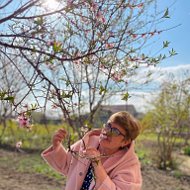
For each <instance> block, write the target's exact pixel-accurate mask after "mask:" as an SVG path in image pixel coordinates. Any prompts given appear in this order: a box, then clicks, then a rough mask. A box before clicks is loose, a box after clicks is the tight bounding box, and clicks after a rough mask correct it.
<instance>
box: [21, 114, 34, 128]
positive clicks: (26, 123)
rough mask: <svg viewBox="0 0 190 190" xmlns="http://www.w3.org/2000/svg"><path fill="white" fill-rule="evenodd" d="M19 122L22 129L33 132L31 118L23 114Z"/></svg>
mask: <svg viewBox="0 0 190 190" xmlns="http://www.w3.org/2000/svg"><path fill="white" fill-rule="evenodd" d="M18 122H19V126H20V127H21V128H26V129H29V130H31V128H32V125H31V123H30V118H29V117H27V115H26V113H22V114H21V115H19V116H18Z"/></svg>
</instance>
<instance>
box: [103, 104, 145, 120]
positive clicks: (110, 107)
mask: <svg viewBox="0 0 190 190" xmlns="http://www.w3.org/2000/svg"><path fill="white" fill-rule="evenodd" d="M100 110H101V111H107V112H110V114H113V113H116V112H119V111H128V112H129V113H130V114H131V115H133V116H134V117H136V118H139V117H140V116H141V115H142V114H141V113H139V112H137V111H136V109H135V107H134V106H133V105H129V104H126V105H101V107H100Z"/></svg>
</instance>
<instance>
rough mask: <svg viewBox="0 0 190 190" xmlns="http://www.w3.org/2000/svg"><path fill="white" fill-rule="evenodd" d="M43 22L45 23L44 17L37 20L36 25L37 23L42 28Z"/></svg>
mask: <svg viewBox="0 0 190 190" xmlns="http://www.w3.org/2000/svg"><path fill="white" fill-rule="evenodd" d="M43 22H44V20H43V17H39V18H37V19H36V20H35V21H34V23H35V24H36V25H40V26H41V25H42V24H43Z"/></svg>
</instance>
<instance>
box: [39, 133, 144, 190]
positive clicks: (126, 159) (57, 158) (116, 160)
mask: <svg viewBox="0 0 190 190" xmlns="http://www.w3.org/2000/svg"><path fill="white" fill-rule="evenodd" d="M83 140H84V142H85V144H86V145H87V146H88V147H96V148H97V146H98V144H99V136H95V135H93V136H92V135H89V134H87V135H85V136H84V138H83ZM83 149H84V147H83V143H82V141H81V140H80V141H78V142H76V143H75V144H74V145H72V150H75V151H79V152H80V151H83ZM42 157H43V158H44V159H45V160H46V161H47V162H48V164H49V165H50V166H51V167H53V168H54V169H55V170H56V171H58V172H60V173H61V174H63V175H66V176H67V183H66V187H65V190H80V188H81V186H82V183H83V180H84V178H85V175H86V172H87V170H88V167H89V165H90V162H89V160H87V159H85V158H77V159H76V158H75V157H73V156H72V155H71V153H70V152H68V151H66V150H65V148H64V147H63V146H61V147H59V148H57V149H55V150H53V148H52V146H51V147H49V148H48V149H46V150H45V151H43V152H42ZM103 166H104V168H105V170H106V172H107V174H108V175H107V178H106V179H105V180H104V182H103V183H102V185H100V186H99V188H98V190H140V189H141V185H142V178H141V171H140V163H139V160H138V158H137V156H136V154H135V152H134V142H132V143H131V146H130V148H129V149H128V151H126V150H120V151H118V152H116V153H115V154H114V155H113V156H111V157H109V159H107V160H106V161H105V162H104V163H103ZM94 184H95V182H94V181H92V183H91V186H90V189H92V187H93V186H94Z"/></svg>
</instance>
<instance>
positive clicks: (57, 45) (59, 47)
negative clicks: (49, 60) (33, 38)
mask: <svg viewBox="0 0 190 190" xmlns="http://www.w3.org/2000/svg"><path fill="white" fill-rule="evenodd" d="M61 50H62V44H61V43H60V42H54V43H53V51H54V52H55V53H58V52H60V51H61Z"/></svg>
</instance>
